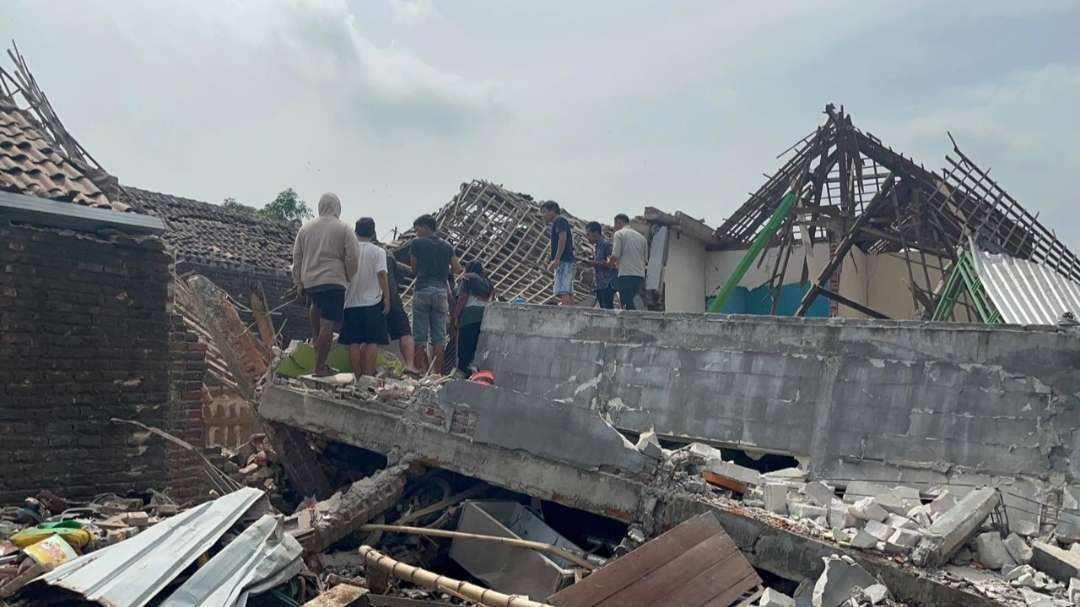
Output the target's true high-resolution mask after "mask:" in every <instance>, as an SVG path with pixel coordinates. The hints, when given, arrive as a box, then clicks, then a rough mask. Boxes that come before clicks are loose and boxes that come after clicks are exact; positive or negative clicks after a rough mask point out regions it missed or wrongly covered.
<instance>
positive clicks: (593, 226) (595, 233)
mask: <svg viewBox="0 0 1080 607" xmlns="http://www.w3.org/2000/svg"><path fill="white" fill-rule="evenodd" d="M585 237H586V238H588V239H589V242H591V243H592V244H593V248H594V250H595V254H594V255H593V261H592V262H590V263H589V265H591V266H592V267H593V276H594V277H595V283H596V303H597V304H598V305H599V306H600V307H601V308H602V309H604V310H611V309H612V308H614V307H615V281H616V278H617V277H618V275H619V272H618V271H617V270H616V269H615V268H613V267H612V266H611V264H610V263H608V259H610V258H611V241H610V240H608V239H607V238H604V226H602V225H600V222H598V221H590V222H589V223H588V225H586V226H585Z"/></svg>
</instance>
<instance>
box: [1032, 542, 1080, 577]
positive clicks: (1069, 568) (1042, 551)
mask: <svg viewBox="0 0 1080 607" xmlns="http://www.w3.org/2000/svg"><path fill="white" fill-rule="evenodd" d="M1031 551H1032V558H1031V564H1032V565H1034V566H1035V568H1036V569H1038V570H1039V571H1042V572H1043V573H1045V574H1046V575H1049V576H1050V577H1052V578H1054V579H1055V580H1057V581H1059V582H1061V583H1063V584H1068V583H1069V580H1071V579H1072V578H1074V577H1080V554H1075V553H1073V552H1070V551H1067V550H1062V549H1061V548H1058V547H1057V546H1054V545H1052V544H1048V543H1046V542H1040V541H1038V540H1036V541H1034V542H1032V543H1031Z"/></svg>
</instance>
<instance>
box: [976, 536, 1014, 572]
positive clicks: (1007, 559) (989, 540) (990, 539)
mask: <svg viewBox="0 0 1080 607" xmlns="http://www.w3.org/2000/svg"><path fill="white" fill-rule="evenodd" d="M975 548H976V553H977V554H978V557H979V563H980V564H981V565H982V566H983V567H986V568H987V569H1001V568H1003V567H1008V568H1010V569H1011V568H1013V567H1015V566H1016V562H1015V561H1013V559H1012V557H1011V556H1009V551H1008V550H1007V549H1006V548H1005V543H1004V542H1003V541H1001V534H999V533H998V532H997V531H988V532H986V533H980V534H979V535H978V536H977V537H976V538H975Z"/></svg>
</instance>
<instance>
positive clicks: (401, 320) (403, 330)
mask: <svg viewBox="0 0 1080 607" xmlns="http://www.w3.org/2000/svg"><path fill="white" fill-rule="evenodd" d="M386 330H387V331H389V333H390V339H391V340H394V339H401V338H402V337H405V336H406V335H412V327H410V326H409V315H408V314H406V313H405V308H403V307H401V306H395V305H393V304H390V314H387V316H386Z"/></svg>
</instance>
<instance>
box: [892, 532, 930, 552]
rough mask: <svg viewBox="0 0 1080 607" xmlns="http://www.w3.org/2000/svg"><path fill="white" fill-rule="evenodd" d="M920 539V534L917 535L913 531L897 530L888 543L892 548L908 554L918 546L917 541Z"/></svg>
mask: <svg viewBox="0 0 1080 607" xmlns="http://www.w3.org/2000/svg"><path fill="white" fill-rule="evenodd" d="M921 539H922V533H919V532H918V531H916V530H914V529H897V530H896V532H895V533H893V534H892V536H890V537H889V540H888V543H889V544H891V545H892V546H897V547H899V548H900V549H901V550H903V551H904V552H909V551H911V550H912V549H913V548H915V546H916V545H918V543H919V540H921Z"/></svg>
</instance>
